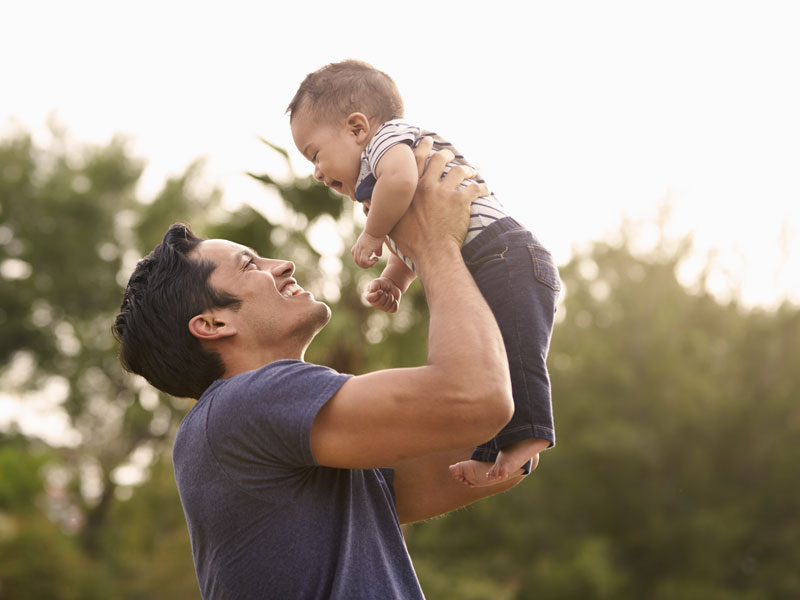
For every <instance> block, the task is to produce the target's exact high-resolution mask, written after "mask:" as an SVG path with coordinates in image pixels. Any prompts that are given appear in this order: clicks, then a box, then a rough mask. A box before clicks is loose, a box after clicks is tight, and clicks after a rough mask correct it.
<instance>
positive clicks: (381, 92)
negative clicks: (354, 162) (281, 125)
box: [286, 60, 403, 123]
mask: <svg viewBox="0 0 800 600" xmlns="http://www.w3.org/2000/svg"><path fill="white" fill-rule="evenodd" d="M305 108H308V109H310V110H311V111H313V113H314V115H315V116H316V117H317V118H321V119H323V120H325V121H329V120H331V119H336V118H341V117H346V116H347V115H349V114H350V113H354V112H361V113H364V114H365V115H366V116H367V118H368V119H369V120H370V121H372V120H375V121H377V122H378V123H384V122H386V121H391V120H392V119H399V118H401V117H403V98H402V97H401V96H400V92H399V90H398V89H397V86H396V85H395V83H394V81H392V78H391V77H389V76H388V75H387V74H386V73H384V72H382V71H379V70H378V69H376V68H375V67H373V66H371V65H368V64H367V63H365V62H362V61H360V60H344V61H342V62H337V63H331V64H329V65H325V66H324V67H322V68H321V69H318V70H316V71H314V72H313V73H309V74H308V75H306V78H305V79H304V80H303V83H301V84H300V87H299V88H298V89H297V93H296V94H295V95H294V98H293V99H292V101H291V102H290V103H289V107H288V108H287V109H286V112H287V114H288V115H289V122H291V120H292V118H293V117H294V115H295V114H296V113H297V111H298V110H300V109H305Z"/></svg>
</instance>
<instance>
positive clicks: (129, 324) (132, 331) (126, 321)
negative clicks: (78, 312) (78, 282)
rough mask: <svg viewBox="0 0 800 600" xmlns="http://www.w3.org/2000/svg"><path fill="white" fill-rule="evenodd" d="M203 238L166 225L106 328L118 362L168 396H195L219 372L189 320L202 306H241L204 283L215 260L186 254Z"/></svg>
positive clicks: (183, 227) (215, 356)
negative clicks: (115, 346)
mask: <svg viewBox="0 0 800 600" xmlns="http://www.w3.org/2000/svg"><path fill="white" fill-rule="evenodd" d="M203 241H204V240H203V238H200V237H197V236H196V235H194V234H193V233H192V230H191V229H190V228H189V226H188V225H184V224H183V223H176V224H174V225H172V227H170V228H169V230H168V231H167V233H166V235H165V236H164V239H163V240H162V242H161V243H160V244H159V245H158V246H156V247H155V248H154V249H153V251H152V252H151V253H150V254H149V255H147V256H146V257H145V258H143V259H142V260H140V261H139V263H138V264H137V265H136V269H135V270H134V272H133V274H132V275H131V277H130V279H129V280H128V285H127V287H126V288H125V294H124V296H123V299H122V306H121V307H120V312H119V314H118V315H117V317H116V319H115V321H114V325H113V327H112V332H113V334H114V337H116V338H117V341H119V343H120V355H119V358H120V361H121V362H122V366H123V367H124V368H125V369H126V370H127V371H130V372H132V373H137V374H139V375H141V376H142V377H144V378H145V379H147V381H149V382H150V383H151V384H152V385H154V386H155V387H157V388H158V389H160V390H161V391H163V392H166V393H167V394H172V395H173V396H180V397H188V398H199V397H200V395H201V394H202V393H203V392H204V391H205V389H206V388H207V387H208V386H209V385H211V384H212V383H213V382H214V381H215V380H216V379H219V378H220V377H222V376H223V374H224V372H225V365H224V364H223V363H222V360H221V359H220V357H219V355H218V354H217V353H216V352H211V351H208V350H206V349H204V348H203V347H202V346H201V345H200V342H199V341H198V340H197V338H195V337H194V336H193V335H192V334H191V332H190V331H189V320H190V319H191V318H192V317H193V316H195V315H197V314H200V313H202V312H203V311H204V310H206V309H208V308H212V307H218V306H219V307H223V306H230V307H231V308H233V309H236V308H237V307H238V306H239V305H240V304H241V302H240V300H239V299H238V298H236V297H234V296H232V295H230V294H228V293H226V292H224V291H221V290H216V289H214V288H213V287H211V285H210V284H209V282H208V278H209V276H210V275H211V272H212V271H213V270H214V268H215V267H216V265H215V264H213V263H211V262H208V261H201V260H198V259H192V258H189V256H188V255H189V253H190V252H191V251H192V250H194V249H195V248H196V247H197V246H198V245H199V244H200V243H201V242H203Z"/></svg>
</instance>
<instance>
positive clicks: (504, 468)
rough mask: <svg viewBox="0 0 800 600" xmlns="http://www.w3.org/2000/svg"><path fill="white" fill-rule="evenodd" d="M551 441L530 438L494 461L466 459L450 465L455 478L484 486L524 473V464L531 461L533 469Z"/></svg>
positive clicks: (513, 445)
mask: <svg viewBox="0 0 800 600" xmlns="http://www.w3.org/2000/svg"><path fill="white" fill-rule="evenodd" d="M549 445H550V442H548V441H547V440H539V439H535V438H529V439H526V440H522V441H520V442H517V443H515V444H512V445H511V446H508V447H506V448H504V449H503V450H501V451H500V453H499V454H498V455H497V459H496V460H495V462H494V463H490V462H483V461H480V460H464V461H461V462H458V463H456V464H454V465H451V466H450V474H451V475H452V476H453V479H455V480H456V481H460V482H461V483H463V484H465V485H468V486H470V487H484V486H489V485H495V484H497V483H500V482H502V481H505V480H506V479H508V478H509V477H515V476H517V475H521V474H522V473H523V470H522V468H523V466H524V465H525V463H526V462H528V460H530V461H531V469H530V470H531V471H533V470H534V469H535V468H536V467H537V465H538V464H539V453H540V452H541V451H542V450H544V449H545V448H547V447H548V446H549Z"/></svg>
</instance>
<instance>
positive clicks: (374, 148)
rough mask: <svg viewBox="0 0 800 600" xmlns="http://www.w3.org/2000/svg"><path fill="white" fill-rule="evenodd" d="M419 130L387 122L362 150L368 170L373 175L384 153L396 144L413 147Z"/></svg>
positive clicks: (412, 126)
mask: <svg viewBox="0 0 800 600" xmlns="http://www.w3.org/2000/svg"><path fill="white" fill-rule="evenodd" d="M419 136H420V128H419V127H415V126H414V125H409V124H408V123H406V122H404V121H400V120H394V121H387V122H386V123H384V124H383V125H381V126H380V127H379V128H378V131H376V132H375V135H374V136H373V137H372V139H371V140H370V142H369V144H367V147H366V149H365V150H364V152H365V154H366V158H367V162H368V163H369V168H370V169H371V170H372V172H373V173H374V172H375V170H376V168H377V166H378V163H379V162H380V160H381V158H382V157H383V155H384V154H385V153H386V151H387V150H388V149H389V148H391V147H392V146H395V145H397V144H408V145H410V146H413V145H414V142H415V141H416V139H417V138H418V137H419Z"/></svg>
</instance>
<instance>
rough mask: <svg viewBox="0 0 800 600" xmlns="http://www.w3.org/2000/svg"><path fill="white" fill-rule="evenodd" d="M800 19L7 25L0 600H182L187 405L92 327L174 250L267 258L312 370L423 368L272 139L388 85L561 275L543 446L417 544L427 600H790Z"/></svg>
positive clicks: (325, 6) (502, 17)
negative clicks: (309, 90) (192, 237)
mask: <svg viewBox="0 0 800 600" xmlns="http://www.w3.org/2000/svg"><path fill="white" fill-rule="evenodd" d="M798 26H800V8H799V7H798V6H797V5H796V4H795V3H791V2H770V1H767V2H759V3H755V2H702V1H701V2H669V3H666V2H664V3H637V2H605V3H589V2H562V3H558V4H556V3H539V2H533V3H528V4H525V5H522V4H518V3H515V4H511V3H504V2H500V3H481V2H471V1H467V2H461V3H458V4H457V5H452V4H448V5H444V4H443V5H436V4H434V3H430V2H428V3H424V2H418V1H416V0H413V1H409V2H405V3H403V5H402V6H396V7H392V8H391V9H390V8H389V7H386V8H384V7H382V6H377V5H375V4H374V3H372V4H368V3H361V2H355V1H344V2H339V3H321V2H320V3H317V2H307V3H304V4H302V5H297V6H293V7H289V6H282V5H273V4H271V3H270V4H268V3H255V2H251V3H248V2H236V1H233V2H227V3H225V5H224V8H223V7H222V5H221V4H217V3H214V4H212V3H204V2H193V3H189V2H177V1H176V2H170V3H155V2H148V1H145V2H139V3H137V4H136V5H130V6H122V5H119V4H117V3H109V2H88V1H86V2H80V1H77V2H71V3H56V2H43V1H37V0H32V1H29V2H26V3H24V4H23V3H13V4H12V3H10V2H0V56H2V67H3V69H2V79H0V81H1V82H2V83H1V84H0V85H2V91H0V600H6V599H28V598H30V599H39V598H59V599H61V598H63V599H72V598H75V599H84V598H89V599H91V598H130V599H144V598H148V599H149V598H158V599H160V598H170V599H171V598H195V597H199V593H198V591H197V584H196V582H195V578H194V570H193V567H192V561H191V552H190V548H189V542H188V535H187V533H186V527H185V523H184V520H183V514H182V512H181V507H180V503H179V500H178V497H177V493H176V490H175V484H174V480H173V475H172V466H171V462H170V450H171V444H172V440H173V436H174V433H175V430H176V428H177V425H178V424H179V422H180V420H181V418H182V417H183V415H184V414H185V413H186V411H187V410H188V408H189V407H190V406H191V402H189V401H186V400H182V399H175V398H171V397H168V396H165V395H162V394H160V393H158V392H156V391H155V390H153V389H152V388H150V387H149V386H148V385H147V384H146V383H145V382H143V381H142V380H140V379H139V378H135V377H131V376H129V375H127V374H125V373H123V372H122V370H121V369H120V367H119V364H118V361H117V358H116V344H115V342H114V340H113V338H112V337H111V335H110V325H111V322H112V320H113V317H114V315H115V314H116V310H117V308H118V307H119V303H120V301H121V295H122V289H123V286H124V285H125V282H126V281H127V277H128V275H129V274H130V272H131V270H132V268H133V266H134V265H135V263H136V261H137V260H138V259H139V258H141V257H142V256H143V255H144V254H146V253H147V252H148V251H149V250H150V249H151V248H152V247H153V246H154V245H155V244H156V243H158V241H160V239H161V236H162V235H163V233H164V231H165V230H166V228H167V227H168V226H169V225H170V224H171V223H173V222H175V221H185V222H189V223H191V224H192V226H193V228H194V229H195V231H197V232H198V233H199V234H201V235H203V236H206V237H225V238H229V239H233V240H235V241H237V242H240V243H243V244H247V245H250V246H252V247H254V248H255V249H257V250H258V251H259V252H260V253H262V254H264V255H271V256H279V257H289V258H291V259H292V260H293V261H295V262H296V264H297V272H298V275H297V277H298V280H299V281H300V283H301V284H302V285H303V286H304V287H306V288H307V289H310V290H311V291H313V292H314V294H315V295H316V296H317V297H320V298H323V299H325V300H326V301H327V302H328V303H330V305H331V306H332V309H333V315H334V316H333V319H332V320H331V322H330V324H329V326H328V327H327V328H326V329H325V330H324V331H323V332H322V334H321V335H320V336H319V337H318V339H317V340H316V341H315V342H314V344H313V345H312V347H311V348H310V350H309V352H308V354H307V357H306V358H307V360H310V361H314V362H321V363H324V364H327V365H330V366H332V367H334V368H337V369H340V370H342V371H346V372H350V373H362V372H365V371H369V370H373V369H379V368H386V367H390V366H401V365H414V364H420V363H422V362H423V361H424V359H425V340H426V335H427V331H426V318H427V313H426V307H425V301H424V297H423V294H422V291H421V289H420V287H419V285H418V284H414V286H412V288H411V289H410V290H409V293H408V294H407V295H406V297H405V298H404V300H403V303H402V307H401V310H400V311H399V312H398V313H397V314H396V315H392V316H389V315H386V314H384V313H381V312H376V311H374V310H372V309H370V308H368V307H367V306H365V304H364V302H363V301H362V295H363V290H364V287H365V285H366V283H367V282H368V281H369V280H370V279H371V278H372V277H374V276H375V275H376V273H377V272H378V271H379V267H376V268H375V270H374V271H373V272H369V271H362V270H359V269H358V268H356V267H355V266H354V265H353V264H352V261H351V260H350V258H349V248H350V246H351V245H352V243H353V241H354V240H355V237H356V236H357V234H358V232H359V231H360V228H361V226H362V225H363V216H361V215H360V214H358V213H357V211H354V210H353V208H354V207H353V206H352V203H351V202H350V201H349V200H347V199H342V198H341V197H336V196H334V195H333V194H329V193H328V191H327V190H326V189H325V188H324V187H321V186H319V185H318V184H316V183H315V182H314V180H313V178H312V177H311V176H310V173H311V168H310V165H308V164H307V163H306V162H305V161H304V159H303V158H302V157H301V156H300V154H299V153H298V152H297V151H296V150H295V149H294V147H293V146H292V143H291V137H290V135H289V127H288V119H287V118H286V116H285V114H284V111H285V108H286V105H287V104H288V102H289V101H290V100H291V98H292V96H293V94H294V92H295V89H296V87H297V85H298V84H299V83H300V81H301V80H302V79H303V77H304V76H305V75H306V74H307V73H308V72H310V71H312V70H315V69H316V68H318V67H320V66H322V65H323V64H325V63H328V62H331V61H336V60H341V59H343V58H348V57H354V58H360V59H362V60H366V61H367V62H370V63H371V64H373V65H374V66H376V67H378V68H380V69H382V70H384V71H386V72H387V73H388V74H390V75H391V76H392V77H393V78H394V79H395V81H396V82H397V84H398V86H399V87H400V90H401V92H402V93H403V95H404V97H405V101H406V115H407V117H408V118H409V120H412V121H414V122H417V123H419V124H420V125H423V126H425V127H427V128H430V129H435V130H436V131H438V132H440V133H442V134H443V135H445V136H447V137H449V138H450V139H451V140H452V141H453V142H455V143H456V144H457V145H458V146H459V148H460V149H461V150H462V151H463V152H464V153H465V154H466V155H467V156H468V158H470V159H471V160H472V162H473V163H474V164H476V165H477V166H479V168H480V169H481V171H482V174H483V175H484V177H485V178H486V179H487V181H488V182H489V184H490V186H491V187H492V189H493V190H494V191H495V192H496V193H497V195H498V197H499V198H500V199H501V200H502V201H503V202H504V203H505V204H506V205H507V206H508V207H509V208H510V210H511V211H512V212H513V214H515V215H516V216H517V217H518V218H519V220H521V221H523V222H524V223H526V224H527V225H528V226H529V227H531V229H533V230H534V232H535V233H536V234H537V236H538V237H539V238H540V239H541V240H542V241H543V242H545V244H546V245H548V246H549V247H550V248H551V249H552V250H553V253H554V255H555V256H556V259H557V261H558V263H559V265H560V268H561V274H562V277H563V280H564V284H565V286H564V287H565V289H564V291H563V293H562V298H561V303H560V305H559V310H558V315H557V317H558V322H557V325H556V330H555V333H554V338H553V345H552V349H551V354H550V359H549V364H550V368H551V375H552V380H553V390H554V392H553V393H554V405H555V411H556V424H557V429H558V445H557V446H556V448H555V449H553V450H550V451H548V452H546V453H545V454H544V455H543V457H542V461H541V464H540V466H539V469H538V470H537V471H536V472H535V473H534V474H533V476H532V477H531V478H529V480H528V481H526V482H525V483H524V484H523V485H521V486H519V487H518V488H517V489H515V490H514V491H513V492H512V493H509V494H505V495H502V496H500V497H496V498H492V499H489V500H486V501H483V502H481V503H478V504H476V505H474V506H472V507H470V508H468V509H466V510H462V511H459V512H458V513H456V514H453V515H450V516H448V517H446V518H441V519H437V520H434V521H431V522H428V523H423V524H417V525H414V526H411V527H408V528H407V529H406V536H407V542H408V546H409V550H410V552H411V555H412V558H413V560H414V562H415V565H416V567H417V570H418V573H419V576H420V579H421V582H422V585H423V589H424V590H425V591H426V594H427V595H428V597H429V598H432V599H435V598H463V599H468V600H469V599H484V598H486V599H523V598H538V599H542V598H554V599H571V598H576V599H577V598H580V599H591V598H615V599H619V598H631V599H639V598H653V599H657V600H661V599H664V600H667V599H693V598H698V599H712V600H716V599H720V600H722V599H725V600H727V599H736V600H760V599H773V598H797V597H800V574H799V573H800V571H798V569H797V566H798V565H800V510H799V509H800V501H798V498H800V478H798V475H797V466H796V465H797V464H800V443H798V442H799V441H800V408H799V407H798V402H797V400H798V398H799V397H800V394H799V393H798V392H800V378H799V377H798V375H797V372H798V366H799V365H800V208H799V207H800V177H798V165H800V144H798V141H797V140H798V139H800V111H798V110H797V108H796V107H797V106H800V85H798V84H799V83H800V82H799V81H798V75H797V74H798V72H800V64H798V63H800V37H798V36H797V35H796V31H797V30H798Z"/></svg>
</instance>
